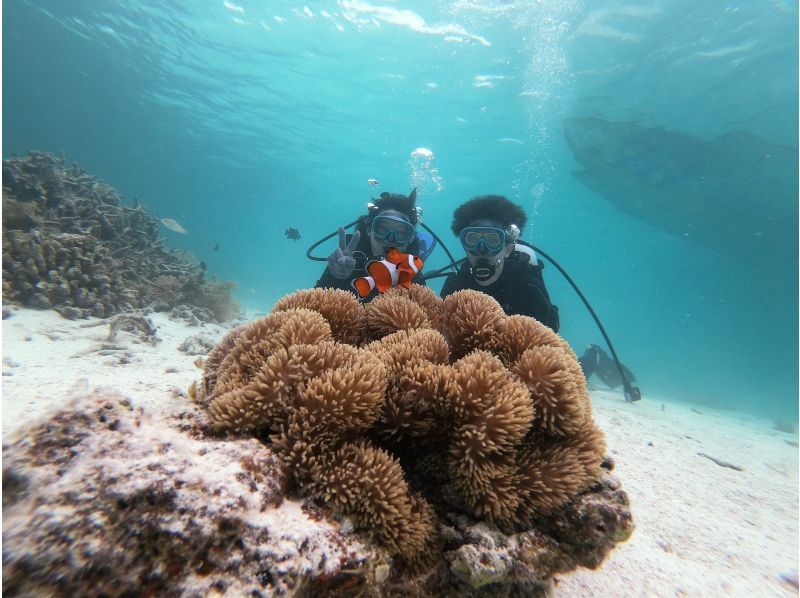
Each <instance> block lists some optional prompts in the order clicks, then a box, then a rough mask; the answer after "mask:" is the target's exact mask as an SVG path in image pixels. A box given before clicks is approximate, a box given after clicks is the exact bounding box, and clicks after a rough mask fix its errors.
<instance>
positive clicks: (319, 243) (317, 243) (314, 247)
mask: <svg viewBox="0 0 800 598" xmlns="http://www.w3.org/2000/svg"><path fill="white" fill-rule="evenodd" d="M358 220H359V219H358V218H356V219H355V220H353V221H352V222H351V223H350V224H345V225H344V226H343V227H342V228H344V229H348V228H350V227H351V226H353V225H354V224H355V223H357V222H358ZM338 234H339V229H338V228H337V229H336V230H335V231H333V232H332V233H331V234H329V235H328V236H327V237H322V238H321V239H320V240H319V241H317V242H316V243H314V244H313V245H312V246H311V247H309V248H308V251H306V257H307V258H308V259H310V260H314V261H315V262H327V261H328V256H325V257H319V256H316V255H311V252H312V251H314V250H315V249H316V248H317V247H319V246H320V245H322V244H323V243H324V242H325V241H327V240H328V239H333V238H334V237H335V236H336V235H338Z"/></svg>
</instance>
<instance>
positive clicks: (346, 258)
mask: <svg viewBox="0 0 800 598" xmlns="http://www.w3.org/2000/svg"><path fill="white" fill-rule="evenodd" d="M360 238H361V231H358V230H357V231H356V232H355V233H354V234H353V237H352V238H351V239H350V242H349V243H348V242H347V234H346V233H345V231H344V229H343V228H342V227H341V226H340V227H339V247H337V248H336V250H335V251H334V252H333V253H332V254H330V255H329V256H328V269H330V271H331V274H333V275H334V276H335V277H336V278H341V279H345V278H349V277H350V276H351V275H352V274H353V270H355V269H356V259H355V258H354V257H353V251H354V250H355V248H356V246H357V245H358V241H359V239H360Z"/></svg>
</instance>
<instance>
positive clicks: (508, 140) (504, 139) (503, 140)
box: [497, 137, 525, 145]
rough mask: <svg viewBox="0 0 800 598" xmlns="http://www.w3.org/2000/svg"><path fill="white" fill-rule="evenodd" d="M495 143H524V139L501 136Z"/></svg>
mask: <svg viewBox="0 0 800 598" xmlns="http://www.w3.org/2000/svg"><path fill="white" fill-rule="evenodd" d="M497 143H516V144H517V145H525V142H524V141H522V140H521V139H517V138H516V137H501V138H500V139H498V140H497Z"/></svg>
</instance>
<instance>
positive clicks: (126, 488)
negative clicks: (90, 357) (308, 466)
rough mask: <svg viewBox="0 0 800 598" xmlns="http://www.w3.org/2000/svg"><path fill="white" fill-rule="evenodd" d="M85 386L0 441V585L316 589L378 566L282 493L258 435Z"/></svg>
mask: <svg viewBox="0 0 800 598" xmlns="http://www.w3.org/2000/svg"><path fill="white" fill-rule="evenodd" d="M205 426H206V423H205V422H204V420H203V417H202V414H200V413H199V412H198V411H197V409H196V408H195V407H192V406H191V405H187V408H186V409H185V410H183V411H182V412H180V413H178V414H176V415H175V416H174V417H173V418H171V419H170V420H168V421H166V422H165V421H163V420H157V419H154V418H153V417H152V416H150V415H149V414H147V413H143V412H142V411H141V410H139V409H135V408H133V407H132V406H131V404H130V402H129V401H128V400H127V399H125V398H122V397H119V396H114V395H107V394H106V395H104V394H100V393H95V394H92V395H88V396H86V397H83V398H82V399H81V400H80V401H79V402H78V403H76V404H75V405H74V406H73V407H72V408H71V409H69V410H66V411H60V412H58V413H55V414H53V415H52V416H51V417H50V418H49V419H48V420H46V421H43V422H40V423H38V424H36V425H32V426H29V427H28V428H27V430H26V432H25V433H24V435H21V436H17V437H16V438H15V439H13V440H12V441H11V442H10V444H7V445H4V447H3V590H4V594H6V593H7V594H8V595H9V596H34V595H75V596H90V595H91V596H98V595H114V596H121V595H137V596H140V595H150V596H165V595H211V594H214V593H215V592H218V593H220V594H226V595H231V596H245V595H247V596H263V595H276V594H277V595H279V594H286V593H294V592H296V591H301V590H302V591H304V592H306V593H307V595H320V592H322V591H328V592H335V591H337V590H339V589H340V588H350V587H352V586H358V585H364V584H368V583H371V580H373V579H374V578H375V569H376V568H377V567H379V566H381V565H382V566H383V568H384V569H385V567H386V565H385V563H386V561H385V560H384V559H383V558H382V557H381V556H380V555H379V554H377V553H375V552H374V551H371V550H370V549H368V548H366V547H365V546H364V545H363V544H362V543H361V542H360V541H359V540H358V539H357V538H355V537H353V536H352V535H351V536H345V535H343V534H342V533H340V532H339V531H338V525H336V524H330V523H326V522H325V521H324V520H320V519H319V517H318V516H317V515H316V514H315V513H314V511H313V510H312V511H309V509H308V508H307V507H306V506H305V505H302V504H301V503H298V502H295V501H290V500H285V499H284V491H285V482H286V472H285V471H284V469H283V466H282V465H281V463H280V460H279V459H277V458H276V457H275V456H274V455H273V454H272V453H271V452H270V450H269V449H268V448H267V447H265V446H263V445H262V444H261V443H260V442H258V441H256V440H220V439H206V438H204V433H203V429H204V427H205Z"/></svg>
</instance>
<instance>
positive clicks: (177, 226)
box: [161, 218, 189, 235]
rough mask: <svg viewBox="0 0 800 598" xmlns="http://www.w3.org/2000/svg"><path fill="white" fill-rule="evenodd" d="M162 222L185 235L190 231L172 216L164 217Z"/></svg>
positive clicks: (170, 228)
mask: <svg viewBox="0 0 800 598" xmlns="http://www.w3.org/2000/svg"><path fill="white" fill-rule="evenodd" d="M161 224H163V225H164V226H166V227H167V228H168V229H169V230H174V231H175V232H176V233H180V234H182V235H185V234H186V233H188V232H189V231H188V230H186V229H185V228H183V227H182V226H181V225H180V224H179V223H178V222H176V221H175V220H173V219H172V218H162V219H161Z"/></svg>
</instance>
